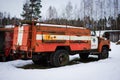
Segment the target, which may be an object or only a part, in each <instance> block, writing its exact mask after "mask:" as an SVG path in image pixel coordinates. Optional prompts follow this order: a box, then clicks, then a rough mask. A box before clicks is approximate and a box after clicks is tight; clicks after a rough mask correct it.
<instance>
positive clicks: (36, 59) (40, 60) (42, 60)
mask: <svg viewBox="0 0 120 80" xmlns="http://www.w3.org/2000/svg"><path fill="white" fill-rule="evenodd" d="M47 58H48V56H47V55H46V56H42V55H32V61H33V63H34V64H38V65H46V64H48V59H47Z"/></svg>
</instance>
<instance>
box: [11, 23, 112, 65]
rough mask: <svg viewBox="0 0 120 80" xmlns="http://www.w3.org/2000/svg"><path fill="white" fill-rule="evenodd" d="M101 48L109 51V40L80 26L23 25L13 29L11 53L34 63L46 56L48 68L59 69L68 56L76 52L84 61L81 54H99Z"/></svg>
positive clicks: (101, 50)
mask: <svg viewBox="0 0 120 80" xmlns="http://www.w3.org/2000/svg"><path fill="white" fill-rule="evenodd" d="M104 47H105V49H106V48H107V49H106V50H107V51H109V50H110V41H109V40H106V39H104V38H100V37H97V36H91V31H90V30H89V29H87V28H83V27H74V26H66V25H52V24H39V25H27V24H26V25H22V26H17V27H15V28H14V39H13V50H14V51H17V50H18V51H21V52H23V53H24V54H27V57H31V58H32V60H33V62H34V63H37V64H38V63H40V62H41V61H43V60H44V59H42V58H43V57H46V56H47V58H49V60H47V61H48V62H50V63H52V65H54V66H62V65H65V64H67V63H68V59H69V57H68V55H69V54H76V53H79V54H80V56H81V57H82V56H83V58H84V57H85V56H86V54H85V53H87V56H88V55H89V54H90V53H94V54H97V53H102V52H103V48H104ZM99 56H100V55H99ZM106 57H108V56H106Z"/></svg>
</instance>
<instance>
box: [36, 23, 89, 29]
mask: <svg viewBox="0 0 120 80" xmlns="http://www.w3.org/2000/svg"><path fill="white" fill-rule="evenodd" d="M36 25H37V26H48V27H59V28H79V29H87V28H84V27H76V26H69V25H55V24H40V23H37V24H36Z"/></svg>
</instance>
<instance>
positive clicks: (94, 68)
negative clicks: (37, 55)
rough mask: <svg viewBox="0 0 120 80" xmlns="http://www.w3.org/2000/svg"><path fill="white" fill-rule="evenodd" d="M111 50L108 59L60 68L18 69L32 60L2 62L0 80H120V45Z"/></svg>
mask: <svg viewBox="0 0 120 80" xmlns="http://www.w3.org/2000/svg"><path fill="white" fill-rule="evenodd" d="M111 49H112V51H111V52H110V56H109V58H108V59H104V60H99V61H94V62H89V63H82V62H80V63H79V64H74V65H67V66H63V67H59V68H50V69H21V68H17V67H20V66H23V65H26V64H33V63H32V61H31V60H28V61H23V60H16V61H10V62H0V80H120V52H119V51H120V50H119V49H120V45H115V44H114V43H111ZM74 57H79V56H78V55H76V56H73V57H71V58H72V59H73V58H74Z"/></svg>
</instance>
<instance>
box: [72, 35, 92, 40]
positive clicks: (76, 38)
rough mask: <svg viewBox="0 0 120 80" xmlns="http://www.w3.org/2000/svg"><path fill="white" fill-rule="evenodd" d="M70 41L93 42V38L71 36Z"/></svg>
mask: <svg viewBox="0 0 120 80" xmlns="http://www.w3.org/2000/svg"><path fill="white" fill-rule="evenodd" d="M70 40H91V36H70Z"/></svg>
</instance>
